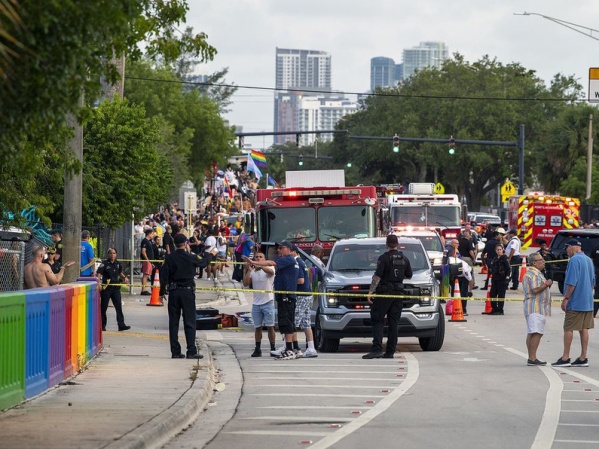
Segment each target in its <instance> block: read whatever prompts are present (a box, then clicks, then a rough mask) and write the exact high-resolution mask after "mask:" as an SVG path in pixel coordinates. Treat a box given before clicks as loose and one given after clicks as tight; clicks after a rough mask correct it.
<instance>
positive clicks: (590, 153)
mask: <svg viewBox="0 0 599 449" xmlns="http://www.w3.org/2000/svg"><path fill="white" fill-rule="evenodd" d="M592 184H593V114H591V115H589V138H588V139H587V195H586V200H587V202H588V201H589V200H590V199H591V190H592V188H591V187H592Z"/></svg>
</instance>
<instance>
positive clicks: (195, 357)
mask: <svg viewBox="0 0 599 449" xmlns="http://www.w3.org/2000/svg"><path fill="white" fill-rule="evenodd" d="M181 355H183V354H181ZM185 358H186V359H194V360H199V359H203V358H204V356H203V355H202V354H187V355H186V356H185Z"/></svg>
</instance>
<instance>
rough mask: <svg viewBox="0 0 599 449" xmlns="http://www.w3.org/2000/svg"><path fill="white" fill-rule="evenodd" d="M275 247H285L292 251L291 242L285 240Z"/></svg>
mask: <svg viewBox="0 0 599 449" xmlns="http://www.w3.org/2000/svg"><path fill="white" fill-rule="evenodd" d="M276 246H285V247H287V248H289V249H291V250H293V245H292V244H291V242H288V241H286V240H283V241H282V242H279V243H277V245H276Z"/></svg>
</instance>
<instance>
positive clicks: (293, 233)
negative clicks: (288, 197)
mask: <svg viewBox="0 0 599 449" xmlns="http://www.w3.org/2000/svg"><path fill="white" fill-rule="evenodd" d="M259 226H260V229H259V232H260V238H261V241H263V242H280V241H282V240H290V241H295V242H313V241H315V240H316V211H315V210H314V208H312V207H302V208H299V207H294V208H281V209H274V208H273V209H263V210H261V211H260V221H259Z"/></svg>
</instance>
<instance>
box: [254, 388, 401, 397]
mask: <svg viewBox="0 0 599 449" xmlns="http://www.w3.org/2000/svg"><path fill="white" fill-rule="evenodd" d="M395 391H397V390H395ZM249 395H250V396H289V397H299V398H303V397H317V398H320V397H330V398H368V399H372V398H387V397H388V396H389V395H385V396H382V395H373V394H325V393H315V394H310V393H307V394H304V393H250V394H249Z"/></svg>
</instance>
